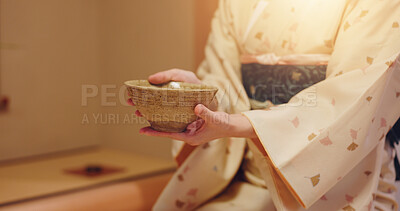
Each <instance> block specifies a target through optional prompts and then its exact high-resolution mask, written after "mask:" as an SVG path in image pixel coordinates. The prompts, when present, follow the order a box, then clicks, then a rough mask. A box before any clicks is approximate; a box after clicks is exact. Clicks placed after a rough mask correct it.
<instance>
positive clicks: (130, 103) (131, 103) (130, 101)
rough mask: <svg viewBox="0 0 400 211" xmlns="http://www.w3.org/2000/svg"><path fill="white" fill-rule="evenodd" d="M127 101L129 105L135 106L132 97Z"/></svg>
mask: <svg viewBox="0 0 400 211" xmlns="http://www.w3.org/2000/svg"><path fill="white" fill-rule="evenodd" d="M126 102H127V103H128V105H131V106H135V103H133V101H132V99H131V98H129V99H128V100H127V101H126Z"/></svg>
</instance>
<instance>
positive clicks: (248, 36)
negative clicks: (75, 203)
mask: <svg viewBox="0 0 400 211" xmlns="http://www.w3.org/2000/svg"><path fill="white" fill-rule="evenodd" d="M399 25H400V1H398V0H334V1H333V0H246V1H243V0H220V2H219V7H218V10H217V12H216V13H215V16H214V19H213V21H212V30H211V33H210V36H209V40H208V43H207V46H206V48H205V54H206V58H205V60H204V62H203V63H202V64H201V65H200V67H199V69H198V71H197V74H198V76H199V78H200V79H201V80H202V81H203V82H204V83H205V84H209V85H213V86H216V87H218V88H219V91H218V93H217V96H216V98H217V100H218V102H219V108H218V109H219V110H221V111H225V112H228V113H241V114H242V115H244V116H245V117H247V118H248V120H249V121H250V122H251V124H252V126H253V128H254V130H255V132H256V134H257V136H258V138H257V139H252V140H249V139H244V138H234V137H229V138H223V139H218V140H214V141H211V142H209V143H206V144H203V145H201V146H197V147H192V146H189V145H187V144H182V143H175V145H174V149H173V153H174V155H175V160H176V161H177V163H178V165H179V168H178V169H177V171H176V173H175V174H174V176H173V177H172V179H171V180H170V181H169V183H168V185H167V186H166V187H165V189H164V191H163V192H162V194H161V195H160V197H159V198H158V200H157V202H156V204H155V205H154V207H153V209H154V210H194V209H198V210H318V211H320V210H397V208H398V205H397V202H396V200H395V197H394V193H395V190H396V188H395V186H394V179H395V174H394V166H393V159H394V150H393V148H391V147H390V146H388V144H386V142H385V136H386V134H387V132H388V131H389V130H390V128H391V127H392V126H393V125H394V123H395V122H396V121H397V120H398V119H399V116H400V59H399V58H400V57H399V55H400V26H399ZM245 63H259V64H269V65H280V64H295V65H301V64H312V65H319V64H327V69H326V78H325V79H324V80H322V81H320V82H318V83H316V84H314V85H311V86H309V87H308V88H305V89H303V90H301V91H300V92H299V93H297V94H296V95H294V96H293V97H292V98H291V99H290V101H289V102H287V103H283V104H280V105H273V104H269V106H266V107H264V108H263V109H257V110H251V108H252V107H254V102H251V101H252V100H249V97H248V95H247V94H246V90H245V88H244V86H243V85H242V75H241V66H242V64H245ZM298 77H299V76H297V75H293V78H294V79H296V78H298ZM264 103H266V104H268V103H269V102H264ZM238 175H241V176H240V178H239V179H238V177H239V176H238Z"/></svg>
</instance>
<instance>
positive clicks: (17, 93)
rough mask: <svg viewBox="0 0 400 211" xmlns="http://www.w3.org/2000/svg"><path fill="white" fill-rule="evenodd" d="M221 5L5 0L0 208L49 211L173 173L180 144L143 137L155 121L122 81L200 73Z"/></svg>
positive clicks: (202, 0)
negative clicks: (138, 110) (144, 115)
mask: <svg viewBox="0 0 400 211" xmlns="http://www.w3.org/2000/svg"><path fill="white" fill-rule="evenodd" d="M216 5H217V0H192V1H187V0H169V1H165V0H152V1H143V0H35V1H32V0H0V50H1V51H0V100H1V104H2V105H1V106H0V109H1V110H0V208H4V209H6V208H7V209H23V208H26V207H27V206H28V207H34V206H39V207H40V206H41V210H44V207H46V206H50V205H48V204H51V203H50V202H51V200H53V199H54V200H55V199H57V200H61V201H63V202H67V201H68V200H75V198H74V197H72V198H71V197H70V198H68V197H69V196H72V195H74V194H75V196H76V194H78V195H79V194H81V193H84V194H90V193H97V194H98V193H101V191H94V192H90V191H91V190H92V189H90V190H89V189H88V188H103V189H104V188H106V186H104V185H108V186H107V188H109V187H110V186H109V185H110V183H112V182H118V181H119V182H120V183H121V181H124V182H127V180H128V179H129V181H128V182H135V181H138V180H143V179H148V178H149V177H151V176H159V175H161V174H164V175H165V173H166V172H171V171H173V170H174V168H175V165H174V163H173V162H172V157H171V155H170V146H171V142H170V141H169V140H166V139H161V138H154V137H145V136H140V135H139V133H138V131H139V129H140V128H141V127H143V126H145V125H146V123H145V121H144V120H141V119H137V118H136V117H135V116H134V115H133V113H134V111H135V110H134V108H132V107H129V106H127V105H125V98H124V95H123V94H124V91H125V89H124V87H123V82H124V81H127V80H132V79H146V78H147V77H148V75H150V74H152V73H155V72H158V71H162V70H167V69H170V68H175V67H176V68H181V69H187V70H192V71H194V70H195V69H196V67H197V66H198V64H199V63H200V62H201V60H202V59H203V48H204V45H205V42H206V39H207V34H208V32H209V25H210V20H211V18H212V16H213V13H214V11H215V8H216ZM80 171H81V174H80V173H79V172H80ZM88 171H89V173H90V174H91V175H89V177H88V176H87V174H88ZM68 172H75V173H76V172H78V173H76V175H73V174H74V173H73V174H68ZM82 172H83V173H82ZM104 172H106V173H104ZM107 172H108V173H107ZM109 172H111V173H109ZM112 172H116V173H112ZM92 173H93V174H92ZM97 173H98V175H99V176H97ZM103 174H104V175H103ZM85 175H86V176H85ZM93 175H95V176H93ZM169 175H170V173H169ZM167 179H168V176H166V177H164V179H163V180H162V181H164V183H165V181H166V180H167ZM164 183H162V182H161V183H160V184H164ZM113 184H114V183H113ZM146 184H147V183H146ZM114 185H118V184H114ZM131 185H132V184H131ZM159 186H161V185H159ZM118 187H120V188H122V189H124V186H118ZM128 189H129V188H128ZM131 189H132V188H131ZM131 189H130V190H131ZM113 190H114V191H115V190H118V191H119V189H113ZM118 191H117V193H119V194H120V193H121V192H118ZM157 191H159V190H157ZM157 191H156V192H157ZM142 192H143V191H142ZM60 193H63V194H64V195H62V194H61V195H60ZM104 193H107V194H103V195H101V194H99V196H94V197H104V196H109V195H110V194H109V192H107V191H106V192H104ZM55 194H56V196H55ZM71 194H72V195H71ZM129 194H133V193H129ZM135 194H136V193H135ZM46 197H47V198H46ZM48 197H50V199H51V200H50V199H49V198H48ZM62 197H64V198H62ZM78 198H80V197H78ZM120 198H123V197H122V196H121V197H120ZM49 200H50V201H49ZM57 200H56V201H57ZM128 200H129V199H128ZM137 200H139V199H137ZM89 201H90V200H89ZM96 201H98V199H96ZM38 202H45V203H44V204H46V203H47V205H43V203H42V204H41V205H38ZM53 202H54V201H53ZM82 203H83V202H82ZM39 204H40V203H39ZM56 204H60V201H57V203H53V204H52V205H51V206H56ZM67 204H68V203H67ZM75 204H79V203H75ZM114 204H115V203H114ZM120 204H121V203H120ZM122 204H123V203H122ZM24 206H25V207H24ZM43 206H44V207H43ZM51 206H50V207H51ZM82 206H83V207H84V206H89V205H87V204H86V205H85V204H84V203H83V204H82ZM90 206H91V205H90ZM103 206H105V205H103ZM127 206H128V205H127ZM51 208H53V210H59V208H60V207H56V208H57V209H54V208H55V207H51ZM64 208H65V207H64ZM78 208H81V207H75V208H74V210H79V209H78ZM87 208H88V207H85V209H87ZM114 208H115V209H117V208H116V207H114ZM93 209H95V208H93Z"/></svg>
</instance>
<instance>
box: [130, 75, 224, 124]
mask: <svg viewBox="0 0 400 211" xmlns="http://www.w3.org/2000/svg"><path fill="white" fill-rule="evenodd" d="M125 85H126V87H127V90H128V95H129V97H130V98H131V99H132V102H133V103H134V104H135V106H136V107H137V109H138V110H139V111H140V113H141V114H142V115H143V117H144V118H145V119H146V120H147V121H148V122H149V123H150V125H151V127H152V128H153V129H155V130H157V131H163V132H183V131H184V130H185V129H186V127H187V126H188V125H189V124H190V123H192V122H193V121H195V120H196V119H197V116H196V115H195V113H194V108H195V106H196V105H197V104H203V105H205V106H208V105H209V104H210V103H211V101H212V100H213V98H214V96H215V94H216V93H217V91H218V89H217V88H215V87H213V86H207V85H200V84H190V83H184V82H169V83H166V84H162V85H152V84H150V83H149V82H148V81H147V80H133V81H127V82H125Z"/></svg>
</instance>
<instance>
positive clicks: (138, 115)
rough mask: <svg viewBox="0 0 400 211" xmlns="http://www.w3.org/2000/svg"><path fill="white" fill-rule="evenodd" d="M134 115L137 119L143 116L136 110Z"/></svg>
mask: <svg viewBox="0 0 400 211" xmlns="http://www.w3.org/2000/svg"><path fill="white" fill-rule="evenodd" d="M135 115H136V116H137V117H142V116H143V115H142V114H141V113H140V111H139V110H136V111H135Z"/></svg>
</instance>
